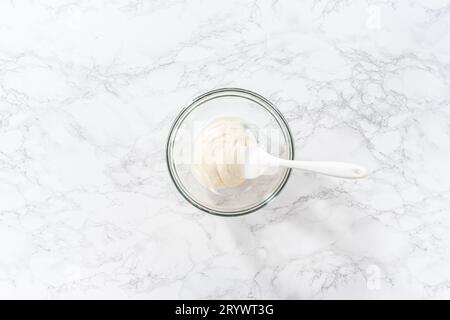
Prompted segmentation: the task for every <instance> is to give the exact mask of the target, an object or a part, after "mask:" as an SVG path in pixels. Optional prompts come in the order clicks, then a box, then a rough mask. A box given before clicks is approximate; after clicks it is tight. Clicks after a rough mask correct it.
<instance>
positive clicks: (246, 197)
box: [166, 88, 294, 216]
mask: <svg viewBox="0 0 450 320" xmlns="http://www.w3.org/2000/svg"><path fill="white" fill-rule="evenodd" d="M219 118H238V119H240V120H242V122H243V123H245V125H246V126H248V127H249V128H251V131H252V133H253V134H254V135H255V137H256V139H257V141H258V144H259V145H260V146H264V148H265V149H266V151H268V152H270V153H271V154H273V155H275V156H278V157H280V158H284V159H289V160H293V159H294V144H293V138H292V134H291V132H290V130H289V126H288V124H287V122H286V120H285V119H284V117H283V115H282V114H281V113H280V111H278V110H277V109H276V108H275V107H274V105H273V104H272V103H271V102H270V101H268V100H267V99H265V98H264V97H262V96H260V95H259V94H256V93H254V92H251V91H248V90H244V89H237V88H229V89H228V88H225V89H217V90H213V91H210V92H207V93H205V94H203V95H201V96H200V97H198V98H196V99H195V100H194V101H193V102H192V103H191V104H190V105H189V106H188V107H186V108H184V109H183V110H182V111H181V112H180V113H179V115H178V116H177V118H176V119H175V121H174V123H173V125H172V128H171V130H170V133H169V137H168V140H167V146H166V160H167V166H168V169H169V173H170V176H171V178H172V180H173V182H174V183H175V186H176V187H177V189H178V190H179V191H180V193H181V194H182V195H183V197H185V198H186V200H188V201H189V202H190V203H191V204H192V205H194V206H195V207H197V208H199V209H201V210H203V211H206V212H208V213H211V214H215V215H220V216H238V215H243V214H247V213H250V212H253V211H255V210H258V209H259V208H261V207H263V206H265V205H266V204H267V203H269V202H270V201H271V200H273V199H274V198H275V197H276V196H277V194H278V193H279V192H280V191H281V190H282V189H283V187H284V185H285V184H286V182H287V180H288V178H289V175H290V173H291V169H289V168H277V169H274V171H273V172H271V174H270V175H264V176H260V177H258V178H256V179H252V180H247V181H245V182H244V183H243V184H242V185H240V186H238V187H236V188H229V189H225V190H221V191H220V192H212V191H210V190H208V189H207V188H206V187H204V186H203V185H202V184H200V183H199V182H198V181H197V180H196V178H195V177H194V175H193V174H192V171H191V166H192V158H193V157H192V154H193V145H194V142H195V138H196V136H198V134H199V132H200V131H201V130H202V129H203V128H205V127H206V126H207V125H208V124H209V123H211V122H212V121H214V120H216V119H219Z"/></svg>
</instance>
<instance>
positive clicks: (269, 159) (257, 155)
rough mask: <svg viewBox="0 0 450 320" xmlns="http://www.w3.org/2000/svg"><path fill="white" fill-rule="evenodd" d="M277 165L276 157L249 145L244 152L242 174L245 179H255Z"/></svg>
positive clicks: (271, 170) (269, 171)
mask: <svg viewBox="0 0 450 320" xmlns="http://www.w3.org/2000/svg"><path fill="white" fill-rule="evenodd" d="M276 167H278V165H277V162H276V158H275V157H273V156H271V155H270V154H268V153H267V152H266V151H264V150H262V149H261V148H259V147H258V146H254V147H249V148H248V149H247V150H246V153H245V163H244V165H243V175H244V177H245V179H256V178H257V177H259V176H262V175H266V174H270V173H271V172H273V171H274V169H275V168H276Z"/></svg>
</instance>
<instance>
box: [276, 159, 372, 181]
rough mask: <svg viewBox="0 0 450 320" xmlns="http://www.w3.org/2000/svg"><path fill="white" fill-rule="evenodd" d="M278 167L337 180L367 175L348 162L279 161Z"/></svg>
mask: <svg viewBox="0 0 450 320" xmlns="http://www.w3.org/2000/svg"><path fill="white" fill-rule="evenodd" d="M278 164H279V165H280V166H282V167H288V168H295V169H302V170H307V171H312V172H317V173H321V174H325V175H327V176H333V177H338V178H348V179H360V178H364V177H365V176H366V175H367V170H366V168H364V167H362V166H360V165H357V164H354V163H348V162H336V161H294V160H285V159H279V163H278Z"/></svg>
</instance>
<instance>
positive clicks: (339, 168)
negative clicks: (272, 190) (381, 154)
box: [243, 146, 367, 179]
mask: <svg viewBox="0 0 450 320" xmlns="http://www.w3.org/2000/svg"><path fill="white" fill-rule="evenodd" d="M274 167H287V168H294V169H302V170H307V171H312V172H317V173H320V174H324V175H327V176H333V177H338V178H347V179H360V178H364V177H365V176H366V175H367V170H366V169H365V168H364V167H362V166H359V165H357V164H353V163H347V162H335V161H294V160H285V159H281V158H277V157H274V156H272V155H271V154H269V153H267V152H266V151H264V150H263V149H261V148H260V147H258V146H254V147H250V148H248V149H247V152H246V156H245V163H244V166H243V168H244V176H245V178H246V179H255V178H257V177H259V176H261V175H264V174H266V173H267V172H269V171H270V170H272V169H273V168H274Z"/></svg>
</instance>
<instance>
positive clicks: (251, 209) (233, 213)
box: [165, 87, 295, 217]
mask: <svg viewBox="0 0 450 320" xmlns="http://www.w3.org/2000/svg"><path fill="white" fill-rule="evenodd" d="M223 92H230V93H232V92H235V93H236V92H238V93H244V94H248V95H250V96H253V97H255V98H257V99H260V100H262V101H263V102H264V103H265V104H266V105H267V106H269V108H270V109H271V111H273V112H274V113H275V114H276V115H277V116H278V117H279V119H280V120H281V122H282V123H283V125H284V127H285V129H286V131H287V135H288V138H289V141H288V144H289V147H290V160H293V159H294V157H295V154H294V153H295V148H294V138H293V136H292V132H291V129H290V127H289V124H288V122H287V120H286V119H285V117H284V116H283V114H282V113H281V112H280V111H279V110H278V109H277V108H276V107H275V106H274V104H273V103H272V102H270V101H269V100H268V99H266V98H264V97H263V96H261V95H260V94H258V93H256V92H253V91H250V90H247V89H242V88H232V87H231V88H218V89H214V90H210V91H208V92H206V93H203V94H201V95H199V96H198V97H196V98H195V99H194V100H193V101H192V102H191V103H190V104H189V105H188V106H186V107H184V108H183V109H181V111H180V112H179V113H178V115H177V116H176V118H175V119H174V121H173V123H172V126H171V127H170V130H169V134H168V137H167V141H166V152H165V153H166V165H167V169H168V171H169V175H170V178H171V180H172V182H173V184H174V185H175V187H176V188H177V190H178V192H179V193H180V194H181V195H182V196H183V197H184V198H185V199H186V200H187V201H188V202H189V203H190V204H191V205H193V206H194V207H196V208H197V209H200V210H201V211H204V212H206V213H209V214H212V215H216V216H221V217H238V216H243V215H247V214H249V213H252V212H255V211H257V210H259V209H261V208H263V207H264V206H266V205H267V204H269V203H270V202H271V201H272V200H273V199H275V198H276V197H277V195H278V194H279V193H280V192H281V190H283V189H284V187H285V185H286V183H287V181H288V180H289V177H290V176H291V171H292V169H291V168H287V170H286V173H285V175H284V177H283V180H282V181H281V183H280V184H279V185H278V187H277V189H276V190H275V191H274V192H273V193H272V194H270V196H269V197H267V199H265V200H264V201H261V202H259V203H258V204H256V205H254V206H251V207H249V208H247V209H245V210H237V211H226V210H223V211H218V210H214V209H211V208H209V207H208V206H205V205H202V204H201V203H198V201H195V200H194V199H192V197H190V196H189V195H188V194H186V192H185V191H184V190H183V189H182V188H181V186H180V185H179V183H178V182H177V179H175V177H174V174H175V173H174V172H173V169H172V167H171V163H170V160H169V157H170V156H171V148H170V147H171V143H173V139H172V137H174V133H176V132H177V131H175V128H177V127H179V125H180V124H181V123H182V122H183V120H184V117H183V116H185V115H186V116H187V114H186V113H188V112H190V111H191V109H194V108H195V107H196V104H197V102H198V101H199V100H201V99H203V98H205V97H208V96H211V95H214V94H217V93H223ZM262 107H265V108H266V106H262ZM266 109H267V108H266ZM268 111H270V110H268ZM180 119H181V122H180ZM172 162H173V161H172Z"/></svg>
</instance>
